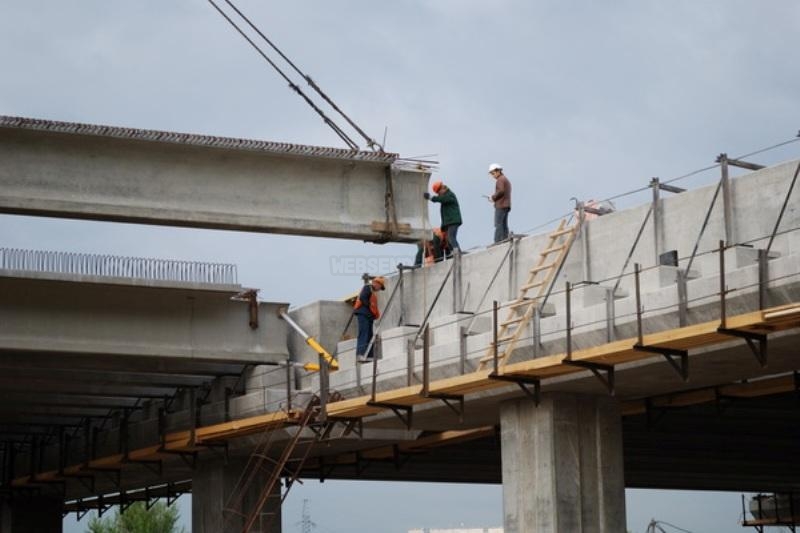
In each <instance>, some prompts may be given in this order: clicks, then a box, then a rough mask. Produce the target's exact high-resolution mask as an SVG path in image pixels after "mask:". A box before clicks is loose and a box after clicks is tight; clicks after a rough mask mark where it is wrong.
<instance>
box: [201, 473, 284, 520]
mask: <svg viewBox="0 0 800 533" xmlns="http://www.w3.org/2000/svg"><path fill="white" fill-rule="evenodd" d="M246 465H247V457H241V458H233V457H232V458H230V459H229V460H228V461H227V462H226V461H225V460H224V459H222V458H219V457H214V458H206V459H205V460H202V459H201V458H200V457H198V463H197V469H196V470H195V472H194V476H193V478H192V531H193V532H194V533H241V532H242V531H243V530H244V525H245V521H246V516H245V515H248V514H249V513H250V511H251V510H252V509H253V508H254V506H255V504H256V502H257V501H258V498H259V497H260V496H261V491H262V490H264V486H265V485H266V484H267V482H268V478H269V476H268V475H267V473H266V472H264V471H261V472H259V473H256V474H255V478H254V479H253V480H252V482H251V483H250V484H249V486H248V490H247V492H246V493H245V494H244V498H243V500H244V501H242V502H241V503H238V505H237V503H236V501H234V500H235V499H236V498H233V496H234V495H236V496H238V495H239V494H240V490H239V489H238V487H240V486H241V483H242V481H243V479H240V478H242V477H243V476H242V473H243V472H244V469H245V467H246ZM280 491H281V485H280V483H278V484H277V485H276V487H275V490H273V493H272V494H270V496H269V498H268V499H267V503H266V504H265V505H264V507H263V509H262V515H261V516H260V517H259V519H258V520H256V522H255V524H254V526H253V528H252V529H251V530H250V531H251V533H280V531H281V502H280V497H281V493H280ZM228 509H231V510H228ZM273 513H274V514H273Z"/></svg>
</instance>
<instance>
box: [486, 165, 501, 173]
mask: <svg viewBox="0 0 800 533" xmlns="http://www.w3.org/2000/svg"><path fill="white" fill-rule="evenodd" d="M495 170H503V166H502V165H501V164H500V163H492V164H491V165H489V172H494V171H495Z"/></svg>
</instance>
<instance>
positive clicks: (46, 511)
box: [0, 494, 63, 533]
mask: <svg viewBox="0 0 800 533" xmlns="http://www.w3.org/2000/svg"><path fill="white" fill-rule="evenodd" d="M62 503H63V502H62V501H61V498H51V497H47V496H37V495H33V494H15V495H14V498H13V499H8V500H3V499H0V533H42V532H44V531H46V532H47V533H60V532H61V531H62V526H61V522H62V520H63V517H62V516H61V508H62Z"/></svg>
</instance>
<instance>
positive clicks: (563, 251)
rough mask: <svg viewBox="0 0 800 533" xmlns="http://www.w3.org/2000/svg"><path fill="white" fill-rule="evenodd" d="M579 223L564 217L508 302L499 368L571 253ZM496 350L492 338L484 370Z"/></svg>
mask: <svg viewBox="0 0 800 533" xmlns="http://www.w3.org/2000/svg"><path fill="white" fill-rule="evenodd" d="M579 226H580V222H579V221H577V219H576V221H575V222H574V223H573V224H572V225H570V226H568V225H567V220H566V219H563V220H561V223H559V225H558V227H557V228H556V229H555V231H553V233H551V234H550V235H549V237H548V240H547V244H546V245H545V247H544V250H542V251H541V252H540V253H539V260H538V261H537V262H536V264H535V265H534V267H533V268H531V269H530V271H529V275H528V280H527V281H526V282H525V283H524V284H523V285H522V287H520V289H519V296H518V297H517V299H516V300H515V301H514V302H512V303H511V304H510V305H509V306H508V315H507V316H506V319H505V320H504V321H502V322H501V323H500V324H499V325H498V328H499V329H498V332H497V360H498V368H503V367H505V365H506V363H507V362H508V360H509V358H510V355H511V353H512V352H513V351H514V348H515V347H516V345H517V342H518V341H519V340H520V337H521V336H522V332H523V331H525V329H526V327H527V326H528V324H529V323H530V321H531V318H533V314H534V311H535V309H536V306H538V305H539V302H540V301H541V299H542V298H543V297H544V295H545V294H547V291H548V290H549V288H550V285H551V284H552V283H553V279H554V278H555V276H556V274H557V273H558V271H559V269H560V268H561V265H562V264H563V262H564V259H565V258H566V257H567V253H569V249H570V246H572V241H573V240H575V235H576V234H577V233H578V227H579ZM494 350H495V347H494V342H492V343H490V345H489V348H488V349H487V350H486V355H484V356H483V358H481V360H480V364H479V365H478V370H484V369H485V368H486V367H487V366H489V365H490V364H492V363H493V361H494Z"/></svg>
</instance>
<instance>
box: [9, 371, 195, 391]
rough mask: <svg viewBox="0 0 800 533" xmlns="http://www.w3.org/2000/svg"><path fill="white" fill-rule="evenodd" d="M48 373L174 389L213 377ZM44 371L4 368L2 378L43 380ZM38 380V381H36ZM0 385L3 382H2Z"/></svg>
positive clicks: (59, 378)
mask: <svg viewBox="0 0 800 533" xmlns="http://www.w3.org/2000/svg"><path fill="white" fill-rule="evenodd" d="M46 377H47V379H48V380H51V381H53V382H58V383H78V382H80V383H86V384H94V385H100V384H105V385H111V384H114V386H146V387H159V388H166V389H175V388H180V387H199V386H201V385H203V384H204V383H208V382H209V381H210V380H211V378H209V377H204V376H193V375H191V374H174V375H161V374H147V373H145V372H125V373H109V372H92V371H90V370H48V372H47V374H46ZM41 378H42V373H41V372H40V371H38V370H35V369H30V368H23V369H20V368H3V370H2V374H1V375H0V381H3V380H5V381H7V382H8V383H9V384H13V383H28V382H30V381H32V380H40V379H41ZM37 383H39V382H38V381H37ZM0 389H3V390H5V389H4V388H3V386H2V385H0Z"/></svg>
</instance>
